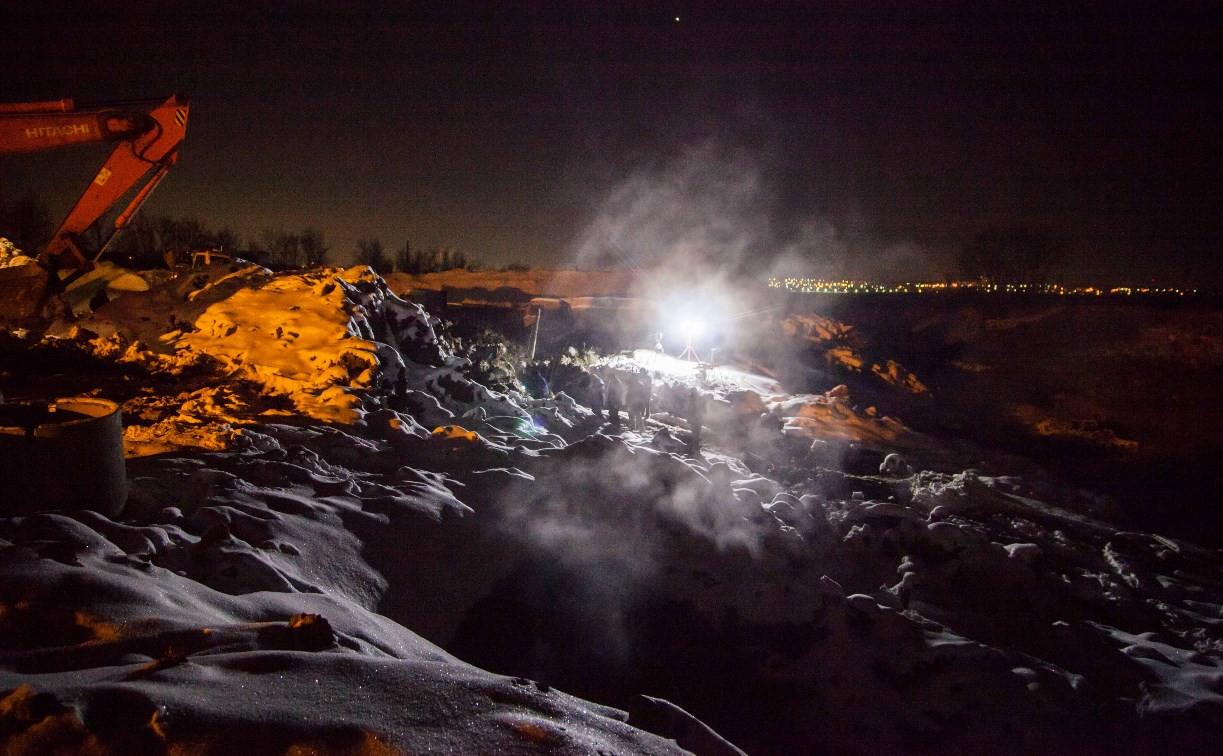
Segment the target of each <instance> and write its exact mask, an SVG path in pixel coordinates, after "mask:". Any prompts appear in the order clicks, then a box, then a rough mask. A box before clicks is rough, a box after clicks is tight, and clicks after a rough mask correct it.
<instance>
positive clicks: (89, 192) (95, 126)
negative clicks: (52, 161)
mask: <svg viewBox="0 0 1223 756" xmlns="http://www.w3.org/2000/svg"><path fill="white" fill-rule="evenodd" d="M189 109H190V106H189V104H188V99H187V96H186V95H182V94H176V95H173V96H172V97H170V98H168V99H167V100H165V101H164V102H163V101H160V100H158V101H156V102H152V103H145V104H143V105H134V104H126V105H122V106H116V107H97V108H86V109H81V110H78V109H77V108H76V106H75V104H74V103H73V102H72V100H53V101H50V102H32V103H16V104H9V105H4V104H0V153H5V152H31V151H36V150H45V149H53V148H57V147H64V146H68V145H72V144H84V143H90V142H118V144H117V145H116V146H115V149H114V151H113V152H111V154H110V157H109V158H107V160H106V163H104V164H103V165H102V169H101V170H99V171H98V173H97V175H96V176H94V179H93V181H92V182H90V184H89V186H88V188H86V189H85V192H84V193H83V194H82V195H81V198H80V199H79V200H77V202H76V204H75V205H74V206H73V208H72V210H70V211H69V212H68V216H67V217H66V218H64V221H63V223H61V224H60V226H59V228H58V229H57V230H56V232H55V235H54V236H53V237H51V241H50V243H48V244H47V246H46V248H45V249H43V250H42V251H41V252H40V253H39V255H38V261H39V263H40V264H42V265H43V266H44V267H46V268H47V269H49V270H51V271H52V272H55V271H58V270H63V269H75V270H79V271H85V270H89V269H90V268H92V267H93V263H94V260H96V259H97V258H98V257H100V256H101V255H102V252H104V251H105V250H106V247H107V245H109V243H110V240H111V239H113V238H114V235H115V234H116V233H118V232H119V231H120V230H122V229H123V228H126V227H127V225H128V223H130V222H131V219H132V216H133V215H134V214H135V213H136V211H137V210H138V209H139V208H140V205H141V204H143V203H144V201H145V200H146V199H147V198H148V196H149V194H150V193H151V192H152V191H153V189H154V188H156V186H157V184H158V183H159V182H160V181H161V179H162V178H163V177H164V176H165V175H166V172H167V171H168V170H169V169H170V166H172V165H174V164H175V162H177V161H178V148H179V145H181V144H182V141H183V137H184V136H185V135H186V133H187V115H188V111H189ZM150 174H151V175H150ZM142 181H143V185H142V186H141V188H140V190H139V191H138V192H137V193H136V195H135V196H134V197H133V198H132V200H131V201H130V202H129V203H128V205H127V207H126V208H125V209H124V210H123V212H121V213H120V214H119V215H118V217H116V218H115V228H114V231H112V232H111V234H110V235H109V237H108V238H107V240H106V243H104V244H103V245H102V248H101V249H100V250H98V252H97V254H96V255H95V256H94V257H93V259H89V258H87V257H86V256H85V253H84V252H82V250H81V247H80V245H79V244H78V239H79V235H80V234H81V233H82V232H83V231H85V229H87V228H89V226H90V225H92V224H93V223H94V222H95V221H96V220H97V219H98V218H100V217H102V215H103V214H105V213H106V212H107V211H108V210H109V209H110V208H111V207H113V206H114V204H115V203H116V202H118V201H119V199H120V198H121V197H123V196H124V195H125V194H127V192H128V191H130V190H131V189H132V188H134V187H136V186H137V185H140V184H141V182H142Z"/></svg>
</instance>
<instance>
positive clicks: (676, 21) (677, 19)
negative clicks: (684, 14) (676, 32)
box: [675, 16, 679, 24]
mask: <svg viewBox="0 0 1223 756" xmlns="http://www.w3.org/2000/svg"><path fill="white" fill-rule="evenodd" d="M675 23H677V24H678V23H679V16H676V17H675Z"/></svg>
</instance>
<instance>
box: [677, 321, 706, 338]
mask: <svg viewBox="0 0 1223 756" xmlns="http://www.w3.org/2000/svg"><path fill="white" fill-rule="evenodd" d="M704 328H705V324H704V323H702V322H701V321H699V320H685V321H684V322H683V323H681V324H680V327H679V330H680V332H681V333H683V334H684V337H685V338H687V339H689V340H691V339H692V338H693V337H695V336H700V335H701V331H702V330H704Z"/></svg>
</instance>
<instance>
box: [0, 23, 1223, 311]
mask: <svg viewBox="0 0 1223 756" xmlns="http://www.w3.org/2000/svg"><path fill="white" fill-rule="evenodd" d="M14 5H15V4H14V3H5V4H4V8H5V10H4V11H3V21H2V23H0V45H2V47H0V101H23V100H41V99H54V98H60V97H73V98H76V99H77V100H78V101H89V100H106V99H121V98H144V97H154V96H164V95H169V94H170V93H172V92H175V91H184V92H187V93H189V94H190V95H191V97H192V111H191V123H190V126H189V129H188V133H187V141H186V143H185V144H184V147H183V150H182V155H181V161H180V164H179V166H178V167H177V168H176V169H175V170H174V171H173V172H172V173H171V174H170V176H169V177H168V178H167V180H166V181H165V182H164V183H163V185H162V187H161V188H159V189H158V191H157V194H155V195H154V197H153V199H152V200H151V201H150V203H149V205H147V206H146V207H148V209H149V211H150V212H154V213H172V214H176V215H181V214H190V215H195V216H198V217H200V218H201V219H202V220H204V221H205V222H206V223H208V224H210V225H213V226H222V225H228V226H231V227H233V228H235V229H237V230H238V231H240V232H241V233H243V234H246V235H248V236H252V237H253V236H257V234H258V233H259V231H260V230H261V229H263V228H269V227H270V228H287V229H291V230H293V229H298V228H301V227H303V226H306V225H312V226H316V227H318V228H320V229H322V230H323V232H324V235H325V237H326V240H327V242H328V243H329V244H330V246H331V247H332V249H333V252H334V254H335V256H336V257H338V258H339V259H341V260H346V259H349V257H350V255H351V254H352V250H353V248H354V243H355V240H356V239H357V238H359V237H366V236H376V237H379V238H380V239H381V240H382V241H383V243H384V245H385V246H386V247H387V248H388V249H390V250H392V251H393V250H394V249H396V248H399V247H402V245H403V243H404V241H405V240H411V242H412V244H413V246H414V247H417V248H421V247H425V248H427V247H432V246H436V245H454V246H456V247H458V248H459V249H460V250H462V251H464V252H465V253H466V254H467V255H468V256H469V257H473V258H475V259H477V260H480V261H482V262H484V263H487V264H496V265H499V264H504V263H508V262H512V261H521V262H525V263H529V264H532V265H537V266H564V265H574V264H580V265H600V264H608V263H616V262H617V261H619V262H620V263H627V264H634V265H636V264H646V263H648V262H651V261H652V259H653V258H655V257H657V256H665V255H667V254H668V253H669V250H670V249H671V248H673V247H676V246H677V245H678V246H682V247H685V248H686V249H687V253H688V254H693V253H694V251H695V253H696V254H698V255H702V256H705V257H706V258H707V259H710V260H726V261H732V262H736V263H738V264H740V265H742V264H744V261H759V265H760V268H761V270H762V271H764V270H766V269H769V270H773V268H770V267H769V266H770V265H774V264H776V265H777V266H778V267H777V268H776V270H784V271H786V272H811V273H815V274H827V275H836V274H844V275H852V276H867V275H869V276H874V277H921V278H926V279H936V278H940V277H941V276H942V275H943V274H944V273H947V272H951V271H952V270H953V264H952V262H951V258H952V256H953V255H954V253H955V251H956V250H957V249H959V248H961V247H962V246H963V245H964V244H965V243H966V242H967V241H968V240H969V239H971V237H972V236H973V235H974V234H975V233H977V232H978V231H980V230H982V229H983V228H984V227H986V226H988V225H990V224H996V225H1022V226H1025V227H1028V228H1030V229H1033V230H1035V231H1039V232H1043V233H1048V234H1050V235H1054V236H1057V237H1059V238H1063V239H1065V240H1067V243H1068V245H1069V248H1070V249H1071V250H1072V254H1071V255H1070V257H1069V259H1068V260H1067V263H1066V266H1065V267H1064V269H1063V270H1064V276H1065V279H1066V280H1068V281H1070V282H1088V283H1093V282H1100V283H1147V282H1149V281H1150V280H1151V279H1152V278H1154V279H1155V280H1156V282H1157V283H1159V284H1165V283H1166V284H1193V285H1200V286H1210V287H1220V286H1223V265H1220V264H1219V263H1218V262H1217V260H1218V249H1219V246H1220V236H1221V234H1223V226H1221V223H1220V218H1221V217H1223V188H1221V187H1223V170H1221V163H1223V160H1221V158H1220V139H1219V136H1220V125H1221V120H1223V119H1221V117H1220V116H1221V110H1223V95H1220V91H1223V76H1221V74H1223V45H1220V42H1221V41H1223V34H1221V33H1220V30H1221V28H1223V12H1221V11H1219V10H1215V9H1214V8H1213V7H1212V6H1215V4H1213V3H1205V2H1204V3H1198V4H1171V5H1168V4H1160V3H1152V4H1149V7H1147V8H1146V9H1145V10H1141V11H1135V12H1130V11H1126V10H1118V9H1117V8H1116V6H1115V4H1113V3H1092V4H1090V5H1084V6H1080V7H1077V8H1076V9H1073V10H1067V9H1066V6H1067V5H1070V4H1065V5H1063V4H1054V5H1049V6H1042V5H1040V4H1032V3H1024V4H1016V5H1012V6H1009V7H1010V8H1011V10H1005V9H1003V8H1004V6H1002V5H1000V4H996V3H963V4H949V3H925V4H918V3H878V4H870V3H864V2H852V3H814V2H812V3H797V2H796V3H789V4H780V3H767V2H766V3H712V2H711V3H691V2H678V3H669V4H668V3H664V2H651V3H612V2H607V3H582V2H573V3H566V4H559V3H558V4H551V3H542V2H528V3H495V4H464V3H457V2H455V3H437V4H429V3H425V4H420V3H398V4H386V3H384V4H378V5H374V4H369V3H309V2H307V3H300V2H299V3H285V4H284V5H286V6H292V7H293V8H294V10H293V11H284V12H279V13H274V12H270V11H267V10H265V9H263V8H262V6H264V5H265V4H264V3H225V2H211V3H200V4H198V7H197V9H195V10H192V9H191V6H190V5H181V6H176V5H175V4H174V3H169V4H167V3H143V2H141V3H122V2H117V3H99V2H75V3H70V4H57V3H27V4H25V6H26V7H23V8H21V9H19V10H15V9H14V8H13V6H14ZM267 5H271V4H270V3H269V4H267ZM919 5H923V6H931V7H927V8H923V9H922V10H920V11H918V10H916V8H917V7H918V6H919ZM867 6H869V9H864V8H865V7H867ZM558 7H560V8H563V9H564V10H557V8H558ZM116 8H122V9H123V10H116ZM1042 8H1043V9H1042ZM1085 8H1089V9H1085ZM677 17H678V19H679V20H678V21H677V20H676V18H677ZM104 155H105V150H104V149H102V148H98V147H93V148H74V149H73V150H71V151H70V152H69V153H68V154H63V153H60V154H56V155H37V156H22V157H15V156H7V157H4V158H0V179H2V181H3V184H0V188H3V190H4V191H5V192H11V191H15V190H16V189H17V188H19V187H24V186H25V185H32V186H33V187H34V188H35V189H36V190H37V191H39V192H42V193H45V194H48V195H50V196H52V197H58V196H66V195H67V194H68V193H75V192H76V191H79V190H80V189H82V188H83V187H84V185H85V183H87V181H88V179H89V176H90V174H91V168H90V166H91V164H100V162H101V160H102V159H103V157H104ZM78 166H83V167H78ZM60 202H61V204H60V205H57V206H56V214H57V215H58V213H59V212H62V210H66V201H62V200H61V201H60ZM753 264H754V263H753Z"/></svg>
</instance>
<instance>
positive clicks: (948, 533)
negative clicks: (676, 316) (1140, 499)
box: [0, 265, 1223, 753]
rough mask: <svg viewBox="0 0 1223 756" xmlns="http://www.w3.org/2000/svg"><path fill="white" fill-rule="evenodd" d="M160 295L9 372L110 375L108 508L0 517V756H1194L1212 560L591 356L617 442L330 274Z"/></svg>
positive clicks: (756, 381)
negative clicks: (119, 510) (651, 407)
mask: <svg viewBox="0 0 1223 756" xmlns="http://www.w3.org/2000/svg"><path fill="white" fill-rule="evenodd" d="M163 279H164V280H157V279H155V280H153V281H151V285H150V288H149V290H148V291H145V292H129V293H127V294H125V295H123V296H122V297H120V298H118V299H116V300H115V301H113V302H111V303H110V304H108V305H106V306H104V307H102V308H100V309H99V310H98V312H96V313H95V314H93V315H92V316H90V317H87V318H85V319H83V320H82V321H81V322H79V323H76V324H61V325H60V326H58V327H56V328H54V329H52V332H51V333H52V335H51V336H49V337H48V339H47V340H45V342H44V343H43V344H42V345H39V346H30V347H28V348H29V349H30V350H32V351H37V350H48V349H53V350H56V353H57V354H61V353H68V354H74V355H80V358H81V359H82V360H84V359H85V358H86V357H89V358H90V359H92V360H94V361H95V362H96V361H101V362H102V363H105V364H113V365H115V366H116V367H117V368H122V369H124V370H127V371H134V372H132V373H126V374H125V376H126V377H124V379H123V380H124V383H123V384H122V385H121V386H120V389H121V392H122V393H123V394H124V395H123V396H117V397H116V398H119V399H122V400H123V401H124V412H125V422H126V428H125V444H126V446H127V449H128V454H129V460H128V475H129V481H130V485H131V491H130V494H129V498H128V504H127V507H126V509H125V511H124V512H123V514H122V515H121V516H119V517H117V518H114V519H110V518H106V517H103V516H102V515H100V514H98V513H95V512H89V511H64V512H56V513H42V514H34V515H27V516H18V517H8V518H6V519H3V520H0V557H2V558H0V701H3V703H2V704H0V738H3V741H4V744H5V749H6V752H12V753H45V752H49V751H51V750H53V749H54V748H56V747H63V748H67V749H72V750H80V751H89V750H93V751H99V750H100V751H104V752H112V753H142V752H146V751H147V752H159V753H161V752H166V751H168V750H173V751H177V752H188V751H191V752H202V753H216V752H222V751H229V752H263V753H282V752H288V751H289V750H290V749H297V750H296V751H295V752H303V753H305V752H336V753H341V752H342V753H386V752H403V753H443V752H461V753H490V752H502V751H504V752H548V753H551V752H571V753H666V752H671V751H678V750H679V749H680V748H681V747H682V748H686V749H689V750H693V751H696V752H699V753H718V752H727V753H729V752H733V747H732V746H730V745H729V744H728V743H726V742H725V741H724V740H722V739H721V738H720V737H719V736H718V735H716V734H714V732H713V731H712V730H710V729H709V727H706V726H705V725H704V724H702V722H701V721H698V719H699V720H702V721H703V722H704V723H705V724H708V725H710V726H712V727H713V729H714V730H717V731H718V732H719V733H721V735H723V736H725V737H726V738H728V739H729V740H730V741H732V742H734V743H735V744H737V745H738V746H740V747H742V748H743V749H744V750H746V751H748V752H749V753H803V752H808V753H809V752H857V753H867V752H872V753H879V752H884V753H891V752H899V751H927V752H938V753H982V752H996V753H1032V752H1056V753H1062V752H1074V753H1078V752H1121V753H1152V752H1161V753H1163V752H1170V751H1176V750H1182V751H1189V752H1215V751H1218V750H1219V749H1220V747H1223V700H1221V698H1223V667H1221V666H1220V665H1221V662H1223V643H1221V639H1223V634H1221V628H1220V626H1221V624H1223V578H1221V577H1220V576H1221V575H1223V572H1221V568H1223V555H1220V554H1219V552H1218V551H1215V550H1211V549H1206V548H1203V547H1200V546H1197V545H1194V544H1193V543H1190V542H1188V541H1185V540H1179V539H1171V538H1167V537H1164V536H1161V535H1158V534H1152V533H1143V532H1132V531H1127V530H1124V529H1122V528H1119V527H1118V526H1116V525H1115V524H1111V522H1110V520H1109V519H1108V515H1109V509H1108V506H1107V502H1102V501H1101V500H1100V498H1099V497H1097V496H1095V495H1093V494H1092V493H1090V492H1088V491H1082V490H1077V489H1072V488H1066V487H1058V486H1054V485H1051V484H1049V483H1048V482H1046V481H1044V480H1043V479H1029V478H1025V477H1023V476H1020V475H1012V474H1008V473H1009V472H1011V471H1006V470H1001V471H997V470H991V471H990V474H988V475H987V474H985V473H983V472H980V471H978V470H969V469H965V468H964V467H963V466H960V467H956V465H957V464H958V463H959V462H960V461H961V459H962V457H963V455H962V454H961V453H959V452H958V451H955V450H949V449H948V447H947V445H946V444H943V443H941V442H939V441H938V440H936V439H932V438H930V437H927V436H924V435H922V434H919V433H915V432H914V431H912V430H911V429H909V428H906V427H905V426H904V424H903V423H901V422H899V421H898V420H896V419H893V418H888V417H884V416H882V415H881V414H880V413H877V412H875V411H873V408H858V407H857V406H856V405H855V404H854V403H853V402H852V401H851V400H850V398H849V397H848V396H847V393H846V391H845V390H844V389H843V388H842V389H831V390H829V391H828V392H827V393H825V394H816V395H803V396H793V395H789V394H786V393H785V392H784V391H782V389H781V386H780V384H778V383H777V382H776V381H775V380H774V379H772V378H771V377H769V376H767V375H764V374H763V373H762V371H760V370H758V369H754V368H753V367H752V366H750V365H746V364H739V363H736V362H734V361H733V360H729V361H728V362H727V364H724V365H718V366H716V367H708V366H707V367H706V368H704V369H702V368H701V367H699V366H698V365H696V364H695V363H692V362H686V361H682V360H676V359H674V358H672V357H667V356H665V355H659V354H656V353H653V352H637V353H632V354H628V355H622V356H620V357H617V358H615V359H613V360H610V361H609V362H608V363H607V364H605V365H604V366H603V368H602V370H603V371H604V373H605V374H607V373H608V372H609V371H610V372H617V373H618V374H621V375H624V376H626V377H627V376H628V375H630V374H631V373H633V372H636V371H645V372H648V373H649V374H651V377H652V379H653V382H654V387H655V405H656V406H655V409H656V411H657V413H656V415H655V417H654V419H653V420H651V421H650V423H649V424H647V426H646V427H645V428H643V429H641V428H639V429H636V430H630V429H628V428H627V427H624V426H621V427H614V426H611V425H609V424H606V423H604V422H603V421H602V420H601V419H600V418H598V417H596V416H595V415H594V413H593V412H592V411H591V410H590V409H589V408H587V407H585V406H583V405H582V404H580V403H579V402H578V401H575V400H574V399H573V398H571V397H570V396H569V395H568V394H566V393H559V394H556V395H554V396H552V397H549V398H545V399H533V398H530V397H528V396H527V395H525V394H523V393H520V392H518V391H509V392H498V391H494V390H491V389H489V388H487V387H485V386H483V385H480V384H479V383H477V382H475V381H473V380H471V378H470V377H468V373H469V367H470V365H469V364H468V363H467V361H466V359H465V358H464V357H463V356H462V355H461V354H455V353H454V352H453V351H452V350H451V347H450V345H449V343H448V342H447V341H446V340H445V338H444V337H443V335H442V334H441V333H440V332H439V330H438V323H437V321H435V320H434V319H432V318H431V317H430V316H429V315H428V314H427V313H426V312H424V311H423V310H422V309H421V308H419V307H418V306H416V305H412V304H410V303H407V302H405V301H403V300H402V299H400V298H398V297H396V296H395V295H393V294H391V292H390V291H389V290H388V288H387V286H386V284H385V282H384V281H383V280H382V279H380V278H378V277H377V276H374V275H373V274H371V273H370V272H369V271H367V270H365V269H353V270H349V271H320V272H313V273H308V274H301V275H291V274H282V275H272V274H270V273H268V272H267V271H263V270H261V269H258V268H254V267H243V266H242V265H233V266H213V267H212V268H210V269H208V270H205V271H201V272H195V273H191V274H183V275H180V276H178V277H177V278H165V277H163ZM131 375H135V376H136V377H135V378H132V377H131ZM898 375H899V373H898ZM133 382H134V383H136V384H138V385H136V386H132V385H131V384H132V383H133ZM554 388H557V389H563V388H565V386H563V385H557V384H556V383H555V382H554ZM120 389H116V390H117V391H118V390H120ZM693 389H695V390H696V391H697V392H699V393H700V395H701V396H702V397H704V399H705V401H706V403H707V407H708V408H707V410H706V412H705V414H704V416H703V419H704V425H705V426H706V427H705V432H704V433H703V441H704V445H703V447H702V449H701V450H700V453H696V454H693V453H691V452H690V451H689V449H688V447H687V445H686V440H687V438H688V434H689V432H690V429H691V422H690V415H691V413H690V409H689V407H688V406H687V405H686V404H685V400H686V397H690V396H691V392H692V390H693ZM81 390H82V391H84V390H85V387H82V389H81ZM866 452H869V453H870V454H872V455H875V456H877V457H878V458H880V459H882V458H883V457H884V455H886V454H888V453H899V454H901V455H903V457H904V459H903V460H899V459H897V458H892V460H891V462H890V463H889V465H888V468H887V474H884V473H882V472H881V473H880V474H879V475H873V474H872V475H853V474H849V473H847V472H846V471H845V467H844V465H843V464H842V462H843V461H844V459H845V458H846V457H847V456H848V455H855V454H856V455H858V456H859V457H861V456H862V455H863V454H864V453H866ZM486 670H487V671H486ZM554 686H555V687H554ZM561 691H566V692H561ZM571 693H572V694H576V695H578V696H581V698H577V697H574V696H573V695H570V694H571ZM642 694H644V695H642ZM584 699H591V700H594V701H598V702H599V703H592V702H591V701H590V700H584ZM661 699H665V700H661ZM668 702H670V703H668ZM609 705H610V706H609ZM611 707H615V708H611ZM685 710H686V711H685ZM626 712H627V713H626ZM686 712H691V715H690V714H688V713H686ZM693 715H695V716H693ZM640 728H645V729H646V730H649V731H650V732H646V731H643V730H642V729H640ZM651 733H653V734H651Z"/></svg>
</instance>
